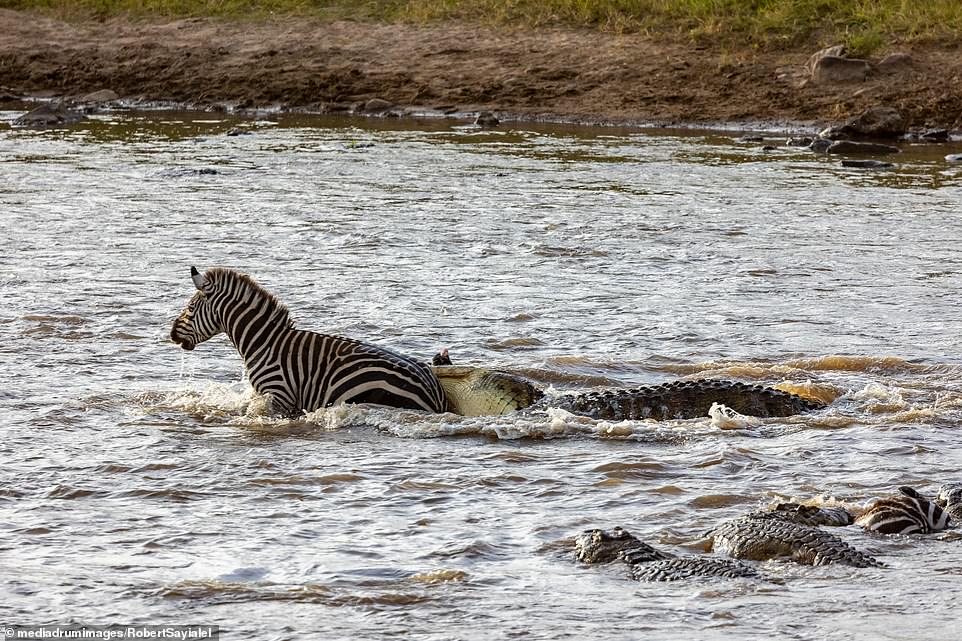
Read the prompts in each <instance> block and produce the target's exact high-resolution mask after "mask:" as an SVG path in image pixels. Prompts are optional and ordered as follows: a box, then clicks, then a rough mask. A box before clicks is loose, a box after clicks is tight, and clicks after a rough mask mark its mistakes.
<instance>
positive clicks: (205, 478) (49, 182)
mask: <svg viewBox="0 0 962 641" xmlns="http://www.w3.org/2000/svg"><path fill="white" fill-rule="evenodd" d="M17 115H19V114H17V113H14V112H3V113H0V118H2V119H3V121H4V122H9V121H10V120H12V119H13V118H14V117H15V116H17ZM233 127H241V128H242V129H244V130H245V131H249V132H250V135H241V136H228V135H226V134H227V132H228V131H229V130H230V129H231V128H233ZM783 139H784V137H777V136H773V137H771V139H770V140H768V141H766V142H769V143H772V142H774V143H775V144H777V143H778V142H780V141H781V140H783ZM762 144H764V143H757V142H753V143H749V142H740V141H739V134H737V133H735V134H730V133H725V132H695V131H688V132H682V131H637V130H634V131H633V130H628V129H577V128H563V127H548V126H543V127H539V126H534V125H507V126H504V127H502V128H499V129H497V130H493V131H486V130H480V129H477V128H475V127H472V126H468V125H464V124H459V123H452V122H448V121H431V120H426V121H423V122H416V121H408V122H398V121H352V120H343V119H341V120H337V119H334V120H332V119H323V118H313V117H285V118H278V119H273V120H261V121H251V120H241V119H235V118H232V117H230V116H223V115H216V114H215V115H211V114H199V115H198V114H194V115H191V114H184V113H165V112H156V113H141V114H134V113H117V114H108V115H100V116H97V117H95V118H94V119H93V120H91V121H89V122H87V123H84V124H81V125H77V126H74V127H71V128H69V129H63V130H47V131H33V130H18V129H11V128H9V127H7V126H6V124H0V172H2V173H0V178H2V180H0V214H2V216H0V230H2V234H3V238H4V251H3V252H2V253H0V302H2V305H0V337H2V340H0V353H2V362H3V366H2V367H0V404H2V408H3V413H2V416H3V421H2V439H0V454H2V457H3V465H2V467H0V478H2V485H0V528H2V532H3V536H2V537H0V573H2V575H3V576H4V581H3V583H2V585H0V619H2V620H4V621H7V622H20V623H71V622H75V623H87V624H104V623H143V624H148V623H188V622H189V623H204V624H213V625H219V626H221V629H222V630H223V631H224V632H225V634H226V636H225V637H222V638H264V639H318V638H324V639H360V638H386V637H388V636H391V637H392V638H393V637H397V638H408V639H431V640H435V639H436V640H441V639H511V638H526V639H568V638H606V639H636V638H642V637H645V638H659V639H691V638H698V639H723V638H746V636H750V635H755V634H764V635H766V636H767V637H770V638H784V639H811V638H825V637H828V636H831V637H832V638H834V639H904V638H927V639H951V638H957V637H956V635H957V632H958V628H957V624H958V613H957V603H958V600H959V598H960V597H962V587H960V580H962V577H960V574H962V571H960V569H959V568H960V567H962V548H960V543H959V537H958V536H957V534H956V533H955V532H951V531H950V532H947V533H944V534H942V535H929V536H910V537H878V536H870V535H868V534H866V533H863V532H861V531H859V530H854V529H847V528H846V529H844V530H842V531H840V534H841V535H842V536H843V537H844V538H846V540H848V541H850V542H851V543H852V544H854V545H856V546H857V547H859V548H861V549H864V550H868V551H870V552H872V553H873V554H875V555H876V556H877V557H878V558H879V559H881V560H883V561H884V562H885V563H886V564H887V565H888V567H887V568H884V569H853V568H848V567H832V566H829V567H819V568H810V567H801V566H797V565H794V564H791V563H778V562H768V563H762V564H759V565H760V567H759V569H760V570H761V571H762V572H763V573H764V574H766V575H767V576H768V577H769V579H770V580H749V579H739V580H727V581H726V580H720V581H719V580H710V581H709V580H692V581H684V582H677V583H671V584H657V583H656V584H643V583H636V582H633V581H630V580H628V579H627V578H626V577H625V575H624V573H623V572H622V571H621V568H619V567H617V566H608V567H587V566H581V565H579V564H577V563H576V562H574V559H573V558H572V555H571V553H570V545H571V537H573V536H575V535H576V534H577V533H578V532H580V531H581V530H583V529H585V528H588V527H599V526H600V527H611V526H615V525H622V526H624V527H627V528H629V529H630V530H632V531H634V532H635V533H637V534H638V535H640V536H642V537H643V538H644V539H646V540H648V541H649V542H651V543H653V544H655V545H659V546H661V547H663V548H665V549H668V550H673V551H675V552H679V553H701V552H699V550H698V540H699V537H700V535H701V534H702V533H703V532H704V531H706V530H707V529H709V528H711V527H712V526H713V525H715V524H717V523H720V522H721V521H723V520H725V519H727V518H730V517H734V516H736V515H738V514H740V513H742V512H744V511H746V510H750V509H753V508H756V507H760V506H764V505H768V504H770V503H772V502H774V501H776V500H780V499H785V498H795V499H800V500H807V501H814V502H825V503H835V502H838V503H843V504H846V505H851V506H855V507H857V506H861V505H864V504H865V502H866V501H868V500H870V499H871V498H873V497H876V496H880V495H883V494H886V493H889V492H892V491H894V490H895V489H896V488H897V487H898V486H899V485H912V486H914V487H916V488H918V489H919V490H921V491H923V492H933V491H934V490H935V489H936V488H937V486H938V485H939V484H940V483H941V482H945V481H960V480H962V470H960V468H962V448H960V447H959V445H958V443H959V423H960V419H962V358H960V355H962V349H960V348H962V338H960V331H962V312H960V305H959V293H960V291H962V254H960V251H959V242H960V240H962V217H960V215H959V214H960V212H962V167H960V166H958V165H950V164H947V163H945V162H944V161H943V156H944V155H945V154H947V153H952V152H958V151H960V150H959V149H958V148H957V147H953V146H952V145H948V146H940V147H927V146H910V145H909V146H906V149H905V151H904V153H903V154H901V155H900V156H899V157H898V158H897V159H896V162H897V166H896V167H895V168H894V169H893V170H888V171H864V170H852V169H844V168H842V167H840V166H839V164H838V161H837V159H831V158H826V157H824V156H816V155H814V154H811V153H810V152H808V151H806V150H800V149H794V148H789V147H784V146H780V147H779V148H778V149H776V150H774V151H768V152H765V151H762V150H761V149H760V147H761V145H762ZM191 265H197V266H198V267H199V268H201V269H203V268H206V267H210V266H214V265H225V266H231V267H235V268H237V269H240V270H243V271H245V272H248V273H249V274H251V275H252V276H254V277H255V278H256V279H257V280H258V281H259V282H260V283H261V284H262V285H264V286H265V287H267V288H268V289H270V290H271V291H273V292H275V293H276V294H277V295H278V296H279V297H280V298H281V300H283V301H284V302H286V303H287V304H288V306H289V307H290V308H291V310H292V313H293V317H294V318H295V320H296V321H297V322H298V325H299V326H301V327H304V328H311V329H317V330H321V331H325V332H328V333H338V334H344V335H348V336H352V337H356V338H361V339H365V340H368V341H372V342H375V343H378V344H381V345H385V346H387V347H390V348H393V349H396V350H399V351H402V352H404V353H407V354H410V355H414V356H419V357H422V358H425V359H428V358H430V356H431V355H432V354H433V353H434V352H435V351H437V350H438V349H439V348H440V347H449V348H450V349H451V353H452V355H453V357H454V358H455V360H456V361H458V362H459V363H463V364H472V363H473V364H487V365H495V366H498V367H502V368H506V369H509V370H511V371H515V372H519V373H523V374H525V375H527V376H530V377H532V378H534V379H535V380H537V381H539V382H540V383H541V384H542V385H544V386H545V387H546V388H547V389H548V390H549V393H555V392H560V391H564V390H568V389H574V388H588V387H591V386H594V385H602V384H606V385H637V384H644V383H655V382H661V381H666V380H672V379H675V378H679V377H699V376H715V377H728V378H736V379H739V380H745V381H752V382H761V383H766V384H774V385H779V386H781V387H783V388H785V389H791V390H795V391H801V392H804V393H808V394H813V395H818V396H821V397H823V398H827V399H830V400H832V404H831V406H830V407H829V408H828V409H827V410H825V411H822V412H818V413H816V414H812V415H808V416H801V417H791V418H785V419H775V420H765V421H735V422H734V423H726V422H723V421H719V420H713V419H712V418H709V417H705V418H704V419H695V420H689V421H669V422H665V423H649V422H644V421H625V422H620V423H612V422H604V421H591V420H588V419H581V418H577V417H572V416H569V415H565V414H564V413H562V412H550V413H548V414H546V415H537V416H509V417H499V418H471V419H467V418H459V417H454V416H426V415H422V414H418V413H416V412H402V411H395V410H388V409H383V408H364V407H341V408H333V409H328V410H322V411H319V412H316V413H314V414H312V415H310V416H307V417H305V418H304V419H303V420H297V421H284V420H280V419H277V418H273V417H271V416H268V415H265V414H264V411H263V402H262V399H258V398H256V397H254V396H252V394H251V392H250V389H249V387H248V386H247V384H246V383H245V382H244V380H243V371H242V368H241V364H240V360H239V358H238V356H237V355H236V353H235V352H234V350H233V348H231V347H230V345H229V343H228V342H227V341H226V339H224V338H223V337H221V338H218V339H215V340H212V341H210V342H209V343H207V344H204V345H202V346H199V347H198V348H197V349H196V350H195V351H194V352H191V353H184V352H182V351H181V350H180V349H178V348H177V347H176V346H175V345H173V344H171V343H170V342H168V339H167V334H168V331H169V324H170V321H171V320H172V318H173V317H174V316H175V315H176V314H177V313H178V311H179V310H180V308H181V306H182V305H183V304H184V303H185V301H186V300H187V298H188V297H189V295H190V294H191V291H192V285H191V282H190V280H189V268H190V266H191ZM923 632H924V634H923Z"/></svg>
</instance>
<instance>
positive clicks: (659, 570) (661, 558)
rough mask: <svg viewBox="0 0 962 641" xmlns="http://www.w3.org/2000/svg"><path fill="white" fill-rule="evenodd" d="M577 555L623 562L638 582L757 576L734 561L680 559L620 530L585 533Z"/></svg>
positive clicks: (587, 560)
mask: <svg viewBox="0 0 962 641" xmlns="http://www.w3.org/2000/svg"><path fill="white" fill-rule="evenodd" d="M575 555H576V556H577V558H578V560H579V561H581V562H582V563H591V564H594V563H609V562H611V561H614V560H616V559H620V560H622V561H623V562H624V563H625V564H626V565H627V566H628V571H629V573H630V574H631V576H632V578H634V579H636V580H638V581H677V580H680V579H687V578H690V577H694V576H700V577H722V578H735V577H754V576H758V573H757V572H756V571H755V569H754V568H752V567H750V566H748V565H745V564H744V563H740V562H738V561H733V560H731V559H718V558H710V557H705V558H701V557H695V556H686V557H678V556H675V555H674V554H670V553H668V552H662V551H661V550H658V549H655V548H654V547H652V546H650V545H648V544H647V543H645V542H643V541H641V540H639V539H638V537H636V536H635V535H633V534H631V533H630V532H628V531H627V530H625V529H624V528H621V527H616V528H614V529H613V530H611V531H605V530H599V529H592V530H585V531H584V532H583V533H582V534H580V535H579V536H578V537H577V538H576V539H575Z"/></svg>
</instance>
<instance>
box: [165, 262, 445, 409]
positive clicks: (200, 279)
mask: <svg viewBox="0 0 962 641" xmlns="http://www.w3.org/2000/svg"><path fill="white" fill-rule="evenodd" d="M190 277H191V280H193V281H194V286H195V287H196V288H197V292H196V293H195V294H194V296H193V297H192V298H191V299H190V301H189V302H188V303H187V307H186V308H185V309H184V311H183V312H181V314H180V316H178V317H177V319H176V320H175V321H174V326H173V328H172V329H171V332H170V338H171V340H173V341H174V342H175V343H177V344H179V345H180V346H181V347H182V348H184V349H186V350H192V349H194V347H196V346H197V345H198V344H200V343H203V342H204V341H206V340H208V339H210V338H212V337H214V336H216V335H218V334H220V333H222V332H223V333H226V334H227V337H228V338H229V339H230V341H231V343H233V344H234V347H236V348H237V351H238V352H239V353H240V355H241V357H242V358H243V359H244V366H245V368H246V369H247V375H248V377H249V378H250V382H251V385H252V386H253V387H254V389H255V390H257V392H258V393H260V394H265V395H270V397H271V401H272V406H273V409H274V411H276V412H278V413H281V414H284V415H287V416H296V415H299V414H301V413H302V412H311V411H313V410H316V409H318V408H322V407H329V406H331V405H337V404H340V403H375V404H378V405H388V406H391V407H399V408H406V409H417V410H426V411H429V412H443V411H444V409H445V397H444V391H443V390H442V388H441V384H440V383H439V382H438V379H437V377H436V376H435V375H434V373H433V372H432V371H431V368H430V367H428V366H426V365H423V364H421V363H419V362H417V361H415V360H413V359H410V358H407V357H406V356H402V355H400V354H397V353H395V352H392V351H390V350H387V349H384V348H382V347H377V346H375V345H369V344H367V343H362V342H361V341H357V340H353V339H349V338H342V337H340V336H330V335H327V334H318V333H316V332H311V331H305V330H299V329H296V328H295V327H294V323H293V321H292V320H291V319H290V314H289V312H288V309H287V307H286V306H285V305H283V304H282V303H281V302H280V301H279V300H277V298H276V297H275V296H274V295H273V294H271V293H270V292H268V291H267V290H265V289H264V288H262V287H261V286H260V285H258V284H257V283H255V282H254V281H253V280H252V279H251V278H250V277H249V276H247V275H246V274H242V273H241V272H238V271H235V270H232V269H227V268H222V267H218V268H214V269H211V270H209V271H207V272H206V273H204V274H201V273H200V272H198V271H197V269H196V268H194V267H191V268H190Z"/></svg>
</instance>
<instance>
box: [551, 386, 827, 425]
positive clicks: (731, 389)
mask: <svg viewBox="0 0 962 641" xmlns="http://www.w3.org/2000/svg"><path fill="white" fill-rule="evenodd" d="M712 403H720V404H722V405H725V406H726V407H729V408H731V409H733V410H735V411H736V412H738V413H739V414H744V415H746V416H758V417H761V418H768V417H775V416H792V415H794V414H801V413H803V412H810V411H812V410H817V409H821V408H823V407H824V405H823V404H822V403H820V402H818V401H813V400H809V399H807V398H803V397H801V396H798V395H797V394H790V393H788V392H783V391H781V390H777V389H774V388H772V387H764V386H762V385H748V384H746V383H741V382H737V381H719V380H708V379H706V380H700V381H673V382H671V383H663V384H661V385H650V386H645V387H632V388H624V389H621V388H614V389H606V390H600V391H597V392H588V393H585V394H571V395H565V396H562V397H560V398H557V399H554V400H552V401H551V402H550V404H551V405H552V406H553V407H560V408H561V409H564V410H566V411H568V412H571V413H572V414H580V415H582V416H590V417H591V418H596V419H605V420H616V421H617V420H625V419H632V420H638V419H653V420H657V421H663V420H666V419H687V418H699V417H705V416H708V410H709V409H711V406H712Z"/></svg>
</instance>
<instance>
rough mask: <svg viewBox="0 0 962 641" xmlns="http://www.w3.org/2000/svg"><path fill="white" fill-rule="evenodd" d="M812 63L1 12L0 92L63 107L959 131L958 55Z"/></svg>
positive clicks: (508, 33)
mask: <svg viewBox="0 0 962 641" xmlns="http://www.w3.org/2000/svg"><path fill="white" fill-rule="evenodd" d="M812 48H813V47H806V48H805V49H803V50H785V51H752V50H750V49H746V50H744V51H732V50H722V49H720V48H713V47H711V46H702V45H699V46H695V45H693V44H691V43H688V42H668V41H665V40H663V39H658V40H653V39H651V38H648V37H646V36H644V35H640V34H629V35H613V34H607V33H601V32H598V31H582V30H563V29H544V30H537V31H530V30H528V31H520V30H510V29H501V30H492V29H488V28H481V27H476V26H473V25H467V24H443V25H433V26H415V25H407V24H368V23H355V22H336V23H323V22H313V21H305V20H293V19H277V20H274V21H269V22H260V23H256V24H253V23H236V22H222V21H217V20H210V19H189V20H178V21H171V22H137V21H125V20H111V21H109V22H106V23H96V22H88V23H80V24H76V23H69V24H68V23H64V22H60V21H57V20H53V19H49V18H44V17H38V16H36V15H33V14H26V13H21V12H15V11H9V10H0V87H2V88H3V90H5V91H6V92H7V93H14V94H20V93H22V94H34V95H36V94H41V95H42V94H46V95H53V94H56V95H67V96H77V95H82V94H85V93H88V92H91V91H95V90H99V89H105V88H106V89H111V90H113V91H115V92H116V93H118V94H119V95H120V96H122V97H124V98H134V99H136V98H141V99H145V100H170V101H176V102H181V103H188V104H191V105H196V106H206V105H211V104H216V103H221V102H226V103H231V104H236V105H240V106H242V107H260V106H277V105H279V106H283V107H288V108H308V109H317V110H331V109H334V110H339V109H343V108H345V106H346V105H351V104H357V103H362V102H364V101H367V100H369V99H371V98H381V99H384V100H387V101H390V102H391V103H396V104H399V105H417V106H423V107H431V108H453V109H457V110H461V111H474V110H479V109H490V110H494V111H497V112H499V113H504V114H517V115H520V116H523V117H549V118H564V119H573V120H586V121H614V122H624V121H633V122H644V123H659V124H663V123H679V122H705V123H717V122H759V121H761V122H803V123H805V122H808V123H815V124H823V123H827V122H830V121H836V120H838V119H840V118H842V117H844V116H847V115H851V114H853V113H857V112H859V111H861V110H862V109H863V108H865V107H867V106H871V105H877V104H886V105H891V106H894V107H897V108H898V109H900V110H901V111H902V112H903V114H904V115H905V116H906V117H907V118H908V120H909V122H910V124H912V125H914V126H920V127H921V126H942V127H948V128H953V129H959V128H962V81H960V78H962V56H959V53H958V51H957V50H956V49H950V48H947V47H939V46H928V47H925V48H920V47H915V48H912V47H900V46H896V45H893V46H892V47H890V48H889V51H895V50H898V51H905V52H907V53H909V54H911V56H912V58H913V61H914V62H913V64H912V65H910V66H909V67H907V68H904V69H902V70H901V71H898V72H894V73H883V72H875V73H873V74H872V75H870V77H869V78H868V79H867V80H865V81H863V82H855V83H847V84H836V85H816V84H813V83H811V82H807V83H806V82H805V78H806V71H805V63H806V61H807V59H808V57H809V55H810V54H811V53H812ZM0 93H3V91H0Z"/></svg>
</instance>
